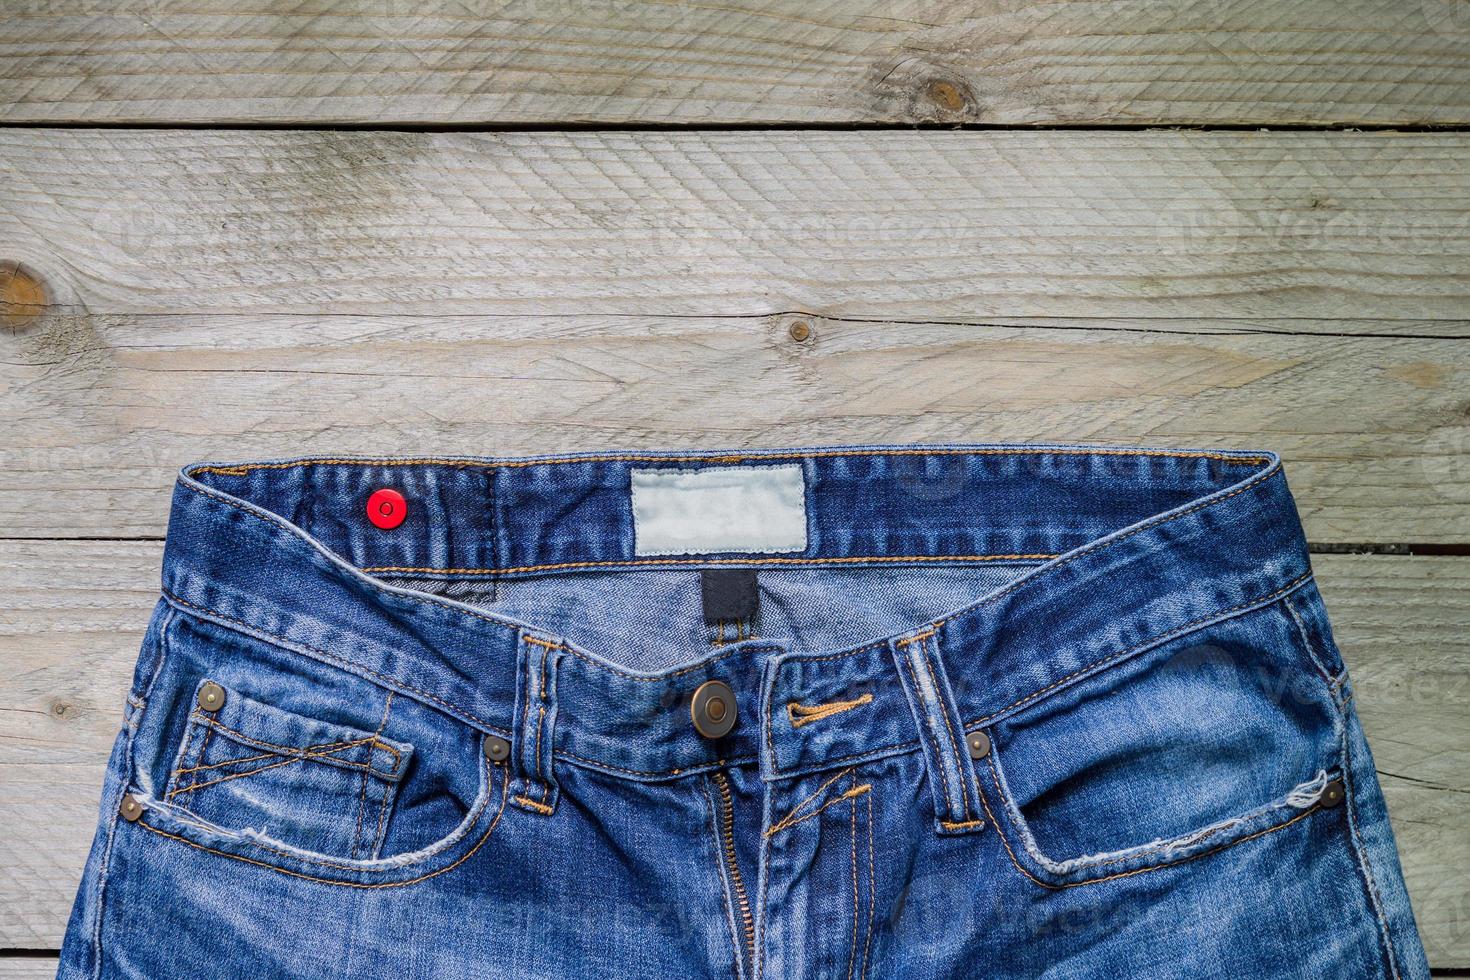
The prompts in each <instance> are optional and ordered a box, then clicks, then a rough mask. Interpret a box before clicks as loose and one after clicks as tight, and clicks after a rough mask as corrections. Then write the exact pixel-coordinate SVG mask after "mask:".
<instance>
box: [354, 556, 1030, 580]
mask: <svg viewBox="0 0 1470 980" xmlns="http://www.w3.org/2000/svg"><path fill="white" fill-rule="evenodd" d="M1056 557H1058V555H1055V554H1039V553H1038V554H1033V555H842V556H833V557H811V558H783V557H769V558H625V559H612V560H606V561H563V562H554V563H552V564H549V565H516V566H514V567H512V568H428V567H419V566H412V565H368V566H364V567H363V569H362V571H364V572H372V573H375V574H390V573H398V574H429V573H434V572H437V573H439V574H441V575H519V574H521V573H524V572H556V571H565V570H568V569H574V568H614V567H619V568H620V567H624V566H629V565H841V564H857V563H866V562H871V563H874V564H882V563H888V564H893V563H898V562H946V561H973V562H982V561H1050V560H1051V559H1053V558H1056Z"/></svg>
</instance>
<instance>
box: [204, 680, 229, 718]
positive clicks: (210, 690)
mask: <svg viewBox="0 0 1470 980" xmlns="http://www.w3.org/2000/svg"><path fill="white" fill-rule="evenodd" d="M224 706H225V689H224V688H222V687H220V686H219V685H218V684H216V683H215V682H214V681H205V682H204V683H203V684H202V685H201V686H200V688H199V707H201V708H203V709H204V710H205V711H218V710H219V709H221V708H223V707H224Z"/></svg>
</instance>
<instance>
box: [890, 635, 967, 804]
mask: <svg viewBox="0 0 1470 980" xmlns="http://www.w3.org/2000/svg"><path fill="white" fill-rule="evenodd" d="M899 659H900V660H902V661H903V664H904V666H905V667H907V668H908V669H909V678H910V679H911V680H912V681H913V683H914V698H915V699H916V700H918V701H919V704H920V707H922V706H923V700H924V692H923V689H921V688H920V687H919V675H918V672H917V671H916V670H915V669H914V664H913V659H912V658H911V657H909V656H908V655H907V654H905V655H904V656H902V657H900V658H899ZM923 715H924V723H923V725H921V726H920V727H921V728H922V729H923V730H924V733H925V735H926V737H927V739H928V742H929V748H930V749H931V750H933V752H934V762H935V765H936V767H937V768H938V769H939V781H940V782H941V783H942V784H943V785H944V809H945V810H946V811H948V810H951V809H953V808H952V807H951V806H950V800H949V774H948V773H947V772H946V771H945V770H946V769H947V768H948V767H947V766H946V765H945V764H944V755H943V754H942V753H941V752H940V751H939V734H938V732H936V731H935V730H934V724H933V722H931V721H930V720H929V712H928V711H924V712H923ZM929 778H930V779H933V778H934V777H933V776H930V777H929ZM966 809H968V807H967V808H966Z"/></svg>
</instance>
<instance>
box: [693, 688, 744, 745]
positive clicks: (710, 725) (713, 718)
mask: <svg viewBox="0 0 1470 980" xmlns="http://www.w3.org/2000/svg"><path fill="white" fill-rule="evenodd" d="M738 714H739V712H738V710H737V708H736V705H735V692H734V691H732V690H730V685H729V684H726V683H725V682H724V681H705V682H704V683H703V684H701V685H699V687H698V688H696V689H695V691H694V697H693V698H691V699H690V701H689V715H690V717H692V718H693V719H694V730H695V731H697V732H699V734H701V735H703V736H704V737H705V738H724V737H725V736H726V735H728V734H730V731H731V730H732V729H733V728H734V727H735V722H736V719H737V716H738Z"/></svg>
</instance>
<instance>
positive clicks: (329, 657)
mask: <svg viewBox="0 0 1470 980" xmlns="http://www.w3.org/2000/svg"><path fill="white" fill-rule="evenodd" d="M189 489H190V490H194V491H195V492H196V493H200V494H202V495H203V496H206V497H211V498H213V499H215V500H218V501H220V502H221V503H225V504H229V506H231V507H235V508H237V509H239V510H244V511H245V513H252V512H251V511H248V510H245V508H243V507H241V506H240V505H239V504H237V503H233V502H231V501H229V500H226V499H225V498H223V497H219V496H216V495H215V494H212V493H205V492H204V491H202V490H197V489H195V488H194V487H190V488H189ZM254 516H259V515H254ZM271 523H276V522H275V521H271ZM160 591H161V592H162V593H163V594H164V596H166V597H167V598H168V599H170V600H171V601H173V602H176V603H178V604H179V605H181V606H184V607H186V608H188V609H193V610H194V611H195V612H197V613H204V614H207V615H209V616H213V617H214V618H215V619H222V620H224V621H225V622H227V623H234V624H235V625H236V626H238V627H240V628H241V629H243V630H244V631H245V635H246V636H251V637H257V636H259V635H264V636H270V637H274V638H275V639H276V640H277V641H278V642H281V643H285V644H287V648H288V649H289V648H290V647H292V646H298V647H300V648H301V649H303V650H310V651H311V652H312V653H313V654H315V655H316V656H318V657H320V658H321V659H323V660H326V661H328V662H329V663H334V664H343V665H345V666H347V667H348V668H351V669H353V670H360V671H363V672H364V673H367V674H371V675H372V676H374V677H376V678H378V679H380V680H382V681H385V682H387V683H389V684H397V685H398V686H399V687H401V688H403V689H404V690H408V691H413V692H414V693H415V694H419V695H422V696H423V697H426V698H428V699H429V700H430V701H433V702H434V703H435V704H439V705H442V706H443V707H445V708H448V709H449V710H450V711H452V712H454V713H455V714H457V715H459V716H460V717H461V718H466V719H468V720H469V721H471V722H474V723H475V724H476V725H478V726H479V727H481V728H484V729H489V730H491V731H499V730H500V729H498V728H497V727H496V726H494V725H492V724H490V723H489V722H488V721H485V720H484V719H483V718H479V717H477V716H475V715H473V714H471V713H470V712H468V711H466V710H465V709H463V708H461V707H460V706H459V705H457V704H453V703H451V702H449V701H446V700H444V699H443V698H441V697H439V696H437V695H434V694H430V693H429V692H428V691H424V690H421V689H419V688H417V687H414V686H413V685H412V684H408V683H405V682H403V681H400V680H398V679H397V678H396V677H390V676H389V675H387V674H385V673H383V672H382V671H380V670H373V669H372V668H371V667H369V666H367V665H366V664H360V663H358V662H357V661H355V660H348V659H347V658H345V657H339V656H337V655H336V654H333V653H329V652H327V651H326V650H322V649H320V648H319V647H314V646H310V645H309V644H306V643H296V642H294V641H291V640H286V639H284V638H283V637H276V636H275V634H273V633H269V632H267V631H265V630H262V629H259V628H257V627H255V626H252V625H251V624H249V623H247V622H245V621H244V620H243V619H237V618H235V617H234V616H227V615H225V614H224V613H222V612H218V611H217V610H214V609H210V608H208V607H207V606H200V605H195V604H194V603H192V602H190V601H189V600H188V599H185V598H183V597H181V596H178V595H175V594H174V593H172V592H170V591H168V590H167V589H162V590H160ZM419 601H420V602H424V601H427V600H426V599H420V600H419ZM428 604H429V605H434V606H439V607H441V608H443V609H454V610H456V611H457V612H461V613H468V614H469V615H471V616H474V617H475V618H476V619H483V620H484V621H485V622H487V623H493V624H495V625H496V626H508V625H509V623H508V622H507V621H505V620H499V619H492V618H491V617H489V616H482V615H480V614H479V613H476V612H473V611H471V610H465V609H457V608H456V607H454V606H447V605H444V604H443V603H439V602H430V603H428ZM216 625H218V624H216ZM221 628H224V629H228V627H221ZM387 747H388V746H384V748H387Z"/></svg>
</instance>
